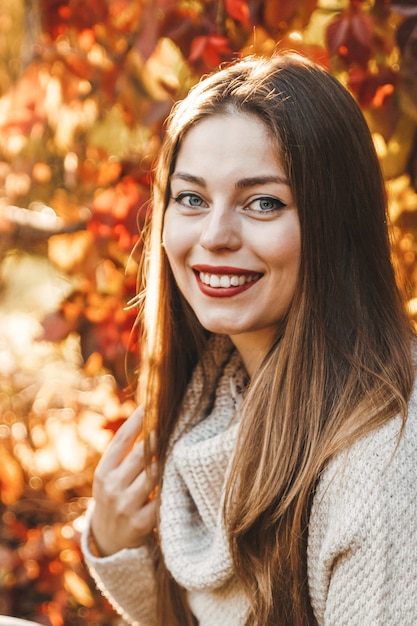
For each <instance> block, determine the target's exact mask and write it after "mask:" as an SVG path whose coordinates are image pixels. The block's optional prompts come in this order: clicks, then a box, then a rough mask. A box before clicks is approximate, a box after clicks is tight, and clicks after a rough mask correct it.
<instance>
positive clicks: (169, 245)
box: [162, 212, 190, 272]
mask: <svg viewBox="0 0 417 626" xmlns="http://www.w3.org/2000/svg"><path fill="white" fill-rule="evenodd" d="M162 243H163V246H164V248H165V253H166V255H167V257H168V261H169V264H170V265H171V268H172V270H173V271H174V272H175V267H176V266H178V265H179V264H180V263H181V262H183V261H184V259H185V256H186V255H187V252H188V250H189V249H190V242H188V240H187V237H186V236H185V232H184V228H181V225H179V224H178V223H177V220H175V219H172V217H170V215H169V214H168V212H167V215H166V217H165V222H164V229H163V231H162Z"/></svg>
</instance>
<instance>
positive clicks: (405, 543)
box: [82, 337, 417, 626]
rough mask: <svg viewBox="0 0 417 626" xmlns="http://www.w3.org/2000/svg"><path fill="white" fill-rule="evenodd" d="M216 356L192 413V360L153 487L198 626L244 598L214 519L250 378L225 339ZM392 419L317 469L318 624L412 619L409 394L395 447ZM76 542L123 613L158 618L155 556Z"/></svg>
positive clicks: (415, 536)
mask: <svg viewBox="0 0 417 626" xmlns="http://www.w3.org/2000/svg"><path fill="white" fill-rule="evenodd" d="M212 348H213V353H214V355H215V358H216V364H215V367H213V366H212V367H210V368H209V372H210V377H211V380H210V387H211V388H212V389H213V390H215V396H214V395H213V396H212V397H209V398H206V401H205V405H204V406H203V408H202V410H201V412H200V413H199V418H198V419H195V418H193V409H194V407H195V406H196V403H197V400H198V399H199V397H200V393H201V388H202V373H201V368H200V367H197V368H196V371H195V373H194V376H193V378H192V381H191V384H190V386H189V389H188V391H187V393H186V397H185V400H184V405H183V411H182V415H181V418H180V421H179V423H178V427H177V429H176V432H175V433H174V436H173V439H172V442H171V448H170V453H169V456H168V460H167V464H166V469H165V474H164V483H163V489H162V492H161V512H160V517H161V523H160V538H161V546H162V551H163V554H164V558H165V561H166V564H167V567H168V569H169V570H170V572H171V573H172V575H173V577H174V578H175V579H176V580H177V582H178V583H179V584H180V585H182V586H183V587H184V588H185V589H186V590H187V592H188V601H189V604H190V607H191V609H192V611H193V613H194V615H195V616H196V618H197V620H198V623H199V625H200V626H243V624H244V622H245V614H246V611H247V600H246V598H245V596H244V594H243V593H242V590H241V589H240V588H239V586H238V584H237V582H236V579H235V578H234V576H233V567H232V562H231V558H230V553H229V549H228V545H227V540H226V537H225V532H224V527H223V523H222V515H221V510H222V506H221V504H222V497H223V487H224V483H225V476H226V475H227V469H228V465H229V461H230V458H231V455H232V453H233V451H234V446H235V441H236V435H237V428H238V423H237V422H236V421H233V416H234V415H235V412H236V408H237V407H238V405H239V403H240V401H241V398H242V390H243V389H244V387H245V385H246V373H245V371H244V369H243V367H242V364H241V361H240V358H239V356H238V354H237V352H236V351H233V350H232V346H231V344H230V343H229V340H226V339H225V338H220V337H217V338H215V339H214V341H213V342H212ZM400 425H401V422H400V419H399V418H394V419H392V420H391V421H390V422H389V423H388V424H386V425H385V426H383V427H382V428H379V429H378V430H376V431H374V432H372V433H371V434H369V435H367V436H366V437H364V438H362V439H360V440H359V441H357V442H356V443H355V445H354V446H352V447H351V448H350V449H348V450H347V451H346V452H345V453H343V454H341V455H339V456H337V457H336V458H335V459H334V460H333V461H332V462H331V463H330V464H329V466H328V467H327V469H326V471H325V472H324V474H323V476H322V478H321V480H320V482H319V485H318V489H317V492H316V494H315V496H314V502H313V507H312V511H311V517H310V524H309V541H308V574H309V590H310V597H311V602H312V606H313V610H314V612H315V616H316V619H317V621H318V623H319V624H320V625H326V626H416V625H417V394H416V393H414V394H413V397H412V399H411V401H410V407H409V419H408V421H407V425H406V428H405V431H404V433H403V435H402V438H401V439H400V442H399V445H398V447H397V444H398V435H399V429H400ZM88 533H89V529H88V528H87V530H86V532H85V533H84V536H83V541H82V546H83V551H84V555H85V559H86V562H87V564H88V566H89V568H90V571H91V573H92V575H93V576H94V578H95V580H96V582H97V585H98V587H99V588H100V589H101V590H102V591H103V593H104V594H105V595H106V596H107V597H108V598H109V599H110V601H111V602H112V603H113V605H114V606H115V608H116V609H117V610H118V611H119V613H120V614H121V615H122V616H123V617H124V619H125V620H126V621H127V622H128V623H129V624H133V625H135V626H154V625H155V586H154V575H153V562H152V559H151V554H150V552H149V551H148V548H147V547H141V548H137V549H126V550H122V551H120V552H118V553H117V554H114V555H112V556H110V557H106V558H95V557H94V556H93V555H92V554H91V553H90V551H89V548H88Z"/></svg>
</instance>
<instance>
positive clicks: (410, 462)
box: [313, 387, 417, 517]
mask: <svg viewBox="0 0 417 626" xmlns="http://www.w3.org/2000/svg"><path fill="white" fill-rule="evenodd" d="M401 427H402V419H401V417H400V416H395V417H393V418H392V419H390V420H389V421H388V422H387V423H385V424H384V425H382V426H381V427H379V428H376V429H375V430H373V431H371V432H370V433H368V434H367V435H365V436H364V437H361V438H360V439H358V440H357V441H356V442H355V443H354V444H353V445H352V446H350V447H349V448H348V449H347V450H345V451H343V452H341V453H339V454H338V455H336V456H335V457H334V459H332V460H331V461H330V462H329V464H328V466H327V467H326V469H325V471H324V472H323V474H322V476H321V478H320V480H319V483H318V486H317V490H316V494H315V497H314V501H313V512H314V514H315V515H319V516H320V517H322V516H324V517H325V516H326V515H332V514H333V513H332V510H333V509H335V508H337V509H338V510H340V507H342V508H346V509H347V511H348V510H350V511H352V513H353V512H355V511H356V509H358V508H361V509H362V510H363V508H369V507H370V506H371V502H372V501H373V500H374V499H375V498H378V502H380V501H381V499H382V500H383V501H386V504H388V505H390V502H391V505H390V506H393V504H392V503H395V504H400V503H402V505H403V506H407V505H409V500H410V498H411V497H412V496H416V495H417V389H416V387H415V388H414V389H413V392H412V394H411V397H410V400H409V405H408V417H407V420H406V423H405V426H404V428H403V429H401Z"/></svg>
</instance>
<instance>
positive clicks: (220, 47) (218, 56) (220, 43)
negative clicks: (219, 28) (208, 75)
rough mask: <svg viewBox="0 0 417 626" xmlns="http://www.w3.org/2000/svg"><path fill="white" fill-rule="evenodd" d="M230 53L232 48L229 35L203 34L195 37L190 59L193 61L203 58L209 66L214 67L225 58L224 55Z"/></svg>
mask: <svg viewBox="0 0 417 626" xmlns="http://www.w3.org/2000/svg"><path fill="white" fill-rule="evenodd" d="M230 54H231V50H230V45H229V40H228V39H227V37H220V36H219V35H201V36H199V37H195V38H194V39H193V42H192V44H191V51H190V56H189V57H188V60H189V61H190V62H191V63H193V62H196V61H198V60H203V62H204V65H205V66H206V67H207V68H211V69H213V68H215V67H217V66H218V65H219V64H220V62H221V61H222V60H224V57H226V56H228V55H230Z"/></svg>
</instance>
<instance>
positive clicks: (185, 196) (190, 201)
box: [173, 192, 205, 208]
mask: <svg viewBox="0 0 417 626" xmlns="http://www.w3.org/2000/svg"><path fill="white" fill-rule="evenodd" d="M173 200H174V202H177V203H178V204H181V205H182V206H185V207H190V208H193V207H197V208H199V207H202V206H205V203H204V200H203V199H202V198H200V196H198V195H197V194H195V193H188V192H187V193H180V194H178V196H176V197H175V198H173Z"/></svg>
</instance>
